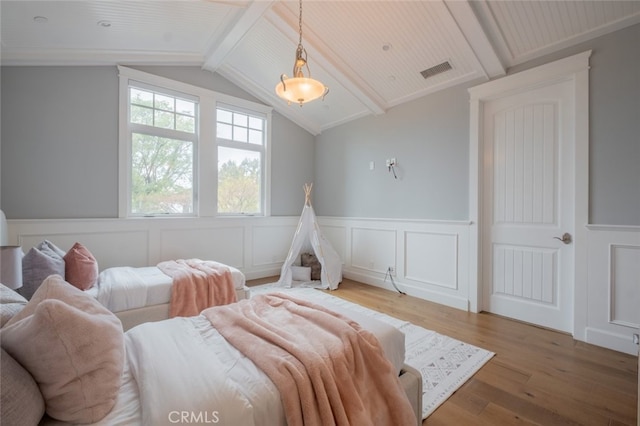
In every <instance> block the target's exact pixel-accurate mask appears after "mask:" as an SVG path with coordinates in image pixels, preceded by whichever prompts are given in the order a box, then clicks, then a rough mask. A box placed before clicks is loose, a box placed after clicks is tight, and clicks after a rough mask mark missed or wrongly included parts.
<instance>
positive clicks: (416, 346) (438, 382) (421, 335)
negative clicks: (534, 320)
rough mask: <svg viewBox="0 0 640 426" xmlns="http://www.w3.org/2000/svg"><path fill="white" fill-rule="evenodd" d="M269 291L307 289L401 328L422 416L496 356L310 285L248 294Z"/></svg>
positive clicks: (254, 290) (268, 288)
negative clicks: (416, 374) (418, 377)
mask: <svg viewBox="0 0 640 426" xmlns="http://www.w3.org/2000/svg"><path fill="white" fill-rule="evenodd" d="M272 291H286V292H289V291H291V292H296V293H298V292H299V293H298V294H300V296H301V297H304V294H305V293H307V292H313V297H314V299H316V300H318V299H319V300H322V299H323V298H324V299H326V300H328V301H331V303H334V304H336V305H341V306H344V307H346V308H349V309H352V310H354V311H358V312H362V313H364V314H367V315H371V316H373V317H375V318H377V319H378V320H381V321H384V322H387V323H389V324H391V325H393V326H394V327H396V328H398V329H400V331H402V332H403V333H404V335H405V345H406V348H405V362H406V363H407V364H408V365H410V366H411V367H413V368H415V369H416V370H418V371H420V373H421V374H422V392H423V394H422V418H423V419H425V418H427V417H428V416H429V415H430V414H431V413H432V412H433V411H434V410H435V409H436V408H438V406H440V404H442V403H443V402H444V401H446V400H447V398H449V397H450V396H451V395H452V394H453V393H454V392H455V391H456V389H458V388H459V387H460V386H462V385H463V384H464V383H465V382H466V381H467V380H469V379H470V378H471V376H473V375H474V374H475V373H476V371H478V370H479V369H480V367H482V366H483V365H484V364H485V363H486V362H487V361H489V360H490V359H491V357H493V355H495V354H494V353H493V352H489V351H487V350H485V349H481V348H478V347H476V346H473V345H470V344H468V343H464V342H461V341H460V340H456V339H452V338H451V337H448V336H445V335H442V334H438V333H436V332H435V331H431V330H427V329H425V328H422V327H418V326H417V325H413V324H411V323H410V322H407V321H402V320H399V319H397V318H394V317H391V316H389V315H386V314H383V313H380V312H377V311H374V310H372V309H369V308H365V307H363V306H360V305H357V304H355V303H352V302H349V301H347V300H344V299H340V298H339V297H335V296H331V295H330V294H327V293H325V292H319V291H316V290H314V289H312V288H293V289H287V288H283V287H278V286H277V285H275V284H264V285H261V286H255V287H251V295H254V294H261V293H268V292H272Z"/></svg>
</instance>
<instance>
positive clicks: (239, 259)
mask: <svg viewBox="0 0 640 426" xmlns="http://www.w3.org/2000/svg"><path fill="white" fill-rule="evenodd" d="M243 241H244V227H242V226H234V227H224V228H223V227H215V228H208V227H199V228H194V229H162V230H160V257H161V259H162V260H171V259H187V258H190V257H196V258H198V259H213V260H216V261H218V262H221V263H225V264H227V265H231V266H234V267H236V268H238V269H242V268H243V267H244V256H243V255H244V246H243Z"/></svg>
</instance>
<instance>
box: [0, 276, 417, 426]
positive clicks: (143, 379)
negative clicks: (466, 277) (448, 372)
mask: <svg viewBox="0 0 640 426" xmlns="http://www.w3.org/2000/svg"><path fill="white" fill-rule="evenodd" d="M47 281H53V282H49V283H43V287H44V286H45V284H47V285H48V288H49V290H47V288H46V287H45V288H44V289H43V290H40V289H39V290H38V291H39V292H41V293H45V292H46V294H43V295H41V296H39V297H36V296H37V295H36V296H34V299H35V300H34V299H32V300H31V301H30V302H29V304H31V305H36V307H38V309H35V307H29V305H27V307H26V308H24V309H23V310H22V311H20V312H19V313H18V314H17V315H16V316H15V317H14V318H13V319H12V320H10V321H9V323H7V326H5V327H4V328H3V329H2V331H1V332H0V333H1V337H2V346H3V350H7V352H9V353H10V354H11V356H13V357H15V358H16V359H18V360H19V362H20V364H22V365H24V366H25V368H26V369H27V370H29V372H30V373H31V375H32V376H33V377H34V378H36V381H37V382H38V386H40V389H41V390H42V393H43V395H44V394H45V389H44V388H43V385H42V383H46V382H47V380H43V379H42V378H41V376H42V375H44V376H47V375H52V374H54V375H56V377H57V376H59V375H60V374H62V373H60V371H62V370H64V368H62V366H63V365H64V362H58V363H57V366H58V368H51V366H46V365H41V364H42V359H41V358H36V359H35V360H31V361H30V360H29V359H28V357H29V356H33V353H34V351H33V349H32V348H28V347H26V346H29V345H32V344H38V343H39V342H40V340H42V339H48V341H47V342H44V343H46V347H47V348H48V349H47V356H45V357H42V358H47V359H49V358H50V357H51V356H52V355H51V353H55V352H56V345H58V344H59V342H58V341H57V340H56V339H58V337H56V336H65V334H64V331H63V332H60V330H56V332H55V333H54V332H51V331H46V330H44V331H43V330H42V329H41V327H42V324H39V325H38V326H37V327H34V330H37V331H36V332H35V333H45V334H41V335H40V334H39V335H37V336H36V339H35V340H36V341H35V342H33V341H32V340H31V339H30V338H29V335H28V334H29V333H28V332H27V331H25V330H28V325H29V322H30V321H35V320H33V318H34V317H36V316H37V315H38V314H37V313H38V312H40V309H41V308H40V307H39V306H38V304H42V303H45V302H43V301H47V303H50V304H53V303H54V302H55V303H58V300H57V299H61V300H62V302H60V303H58V304H69V305H78V306H77V307H78V312H76V314H77V315H80V316H81V318H82V321H83V322H89V323H91V324H97V325H96V326H97V327H104V324H99V323H100V320H101V318H102V319H104V321H105V322H106V323H108V324H111V325H109V326H108V328H109V329H110V330H111V332H113V333H114V334H113V336H114V339H115V340H114V341H115V342H116V343H117V342H118V341H119V340H118V339H120V340H122V346H123V347H122V352H123V353H124V354H126V356H123V359H124V360H123V363H122V365H121V366H120V368H121V369H120V370H119V371H120V373H121V375H119V376H118V381H117V387H114V386H115V385H114V384H112V385H111V388H107V387H106V386H107V384H106V383H108V382H109V380H105V378H104V377H101V378H99V380H98V378H97V377H96V373H95V371H90V369H88V368H79V369H78V368H77V366H75V367H74V369H72V370H73V372H72V373H70V374H74V375H75V374H79V373H78V371H81V372H82V371H85V372H86V374H87V375H88V376H89V377H92V378H96V386H101V387H102V389H99V390H98V389H96V390H95V391H93V392H92V393H91V394H92V396H91V397H93V398H103V399H104V398H107V399H108V398H111V401H110V402H109V401H107V403H108V404H107V406H106V408H108V410H107V414H106V416H104V417H101V418H100V420H99V421H96V422H93V423H92V424H96V425H115V424H154V425H155V424H174V423H176V422H185V420H186V422H187V423H216V424H229V425H235V424H243V425H247V426H250V425H256V426H257V425H280V424H287V421H286V418H287V416H288V415H289V414H287V413H285V410H284V408H283V402H282V401H281V394H280V392H279V391H278V388H277V387H276V386H275V385H274V382H273V381H271V380H270V379H269V377H267V375H266V374H265V372H264V371H262V370H261V369H260V368H258V367H257V365H256V362H255V359H254V361H252V360H251V359H249V357H248V356H245V355H243V354H242V353H240V352H239V351H238V349H236V347H235V346H234V345H232V344H231V343H229V341H228V340H227V339H229V333H230V331H229V330H228V329H226V328H223V327H217V328H216V327H214V326H213V324H214V322H213V321H212V320H211V319H210V318H209V317H207V312H208V311H212V310H215V312H216V313H217V315H218V316H219V317H220V318H231V319H232V318H233V317H232V316H230V315H229V313H230V312H231V310H232V309H236V306H238V307H239V306H250V303H253V302H252V301H243V302H242V303H237V304H232V305H226V306H221V307H217V308H211V309H208V310H206V311H205V312H204V313H203V314H201V315H199V316H196V317H189V318H182V317H179V318H173V319H169V320H165V321H159V322H153V323H146V324H142V325H139V326H137V327H135V328H133V329H131V330H129V331H128V332H126V333H124V335H123V337H122V330H121V329H120V331H119V332H120V333H121V337H120V338H118V337H117V333H116V332H115V330H114V327H113V326H112V325H113V324H115V322H114V319H113V314H112V313H110V312H108V311H107V310H106V309H104V307H102V306H101V305H100V304H99V303H96V301H95V299H94V298H93V297H87V295H86V294H85V293H83V292H78V291H77V290H76V289H75V288H71V286H69V285H67V286H66V287H65V283H64V281H63V280H61V279H60V278H59V277H51V278H48V279H47ZM52 289H53V290H52ZM69 293H70V294H71V296H69V295H68V294H69ZM61 294H62V296H61ZM263 296H264V295H261V296H258V297H263ZM258 297H256V299H257V298H258ZM51 298H53V299H56V298H57V299H56V300H54V301H53V302H52V301H50V299H51ZM63 299H64V300H63ZM307 302H308V303H313V302H314V301H313V300H310V301H307ZM305 303H306V302H305ZM221 309H228V310H229V311H221ZM323 309H329V310H330V311H335V312H337V315H344V316H345V317H347V318H349V319H350V321H355V322H357V323H358V324H359V325H360V326H362V328H363V329H365V330H368V331H369V332H371V333H373V335H375V336H376V338H377V341H379V342H380V346H381V348H382V352H383V353H384V355H385V356H386V359H388V363H389V366H390V367H389V368H390V369H391V370H392V371H391V373H392V377H395V376H396V375H397V376H399V380H398V382H399V386H400V388H399V389H400V391H401V393H402V392H404V394H405V395H404V396H403V398H402V401H404V402H403V404H404V403H406V402H407V401H408V403H409V407H408V409H409V410H410V411H411V412H412V417H411V419H412V421H411V422H410V423H408V422H406V421H404V422H402V424H420V423H419V421H420V420H419V419H420V418H421V396H422V384H421V383H422V382H421V378H420V374H419V373H418V372H417V371H415V370H414V369H412V368H411V367H408V366H406V365H404V363H403V361H404V347H405V346H404V335H403V334H402V333H401V332H399V331H398V330H397V329H395V328H393V327H391V326H389V325H388V324H385V323H382V322H380V321H378V320H375V319H374V318H371V317H367V316H363V315H361V314H357V313H353V312H344V309H343V308H339V307H337V306H326V307H325V308H323ZM341 310H342V312H341ZM57 311H59V309H58V310H57ZM261 312H262V311H261ZM343 312H344V313H343ZM19 316H21V317H19ZM115 321H117V320H115ZM49 322H50V321H47V324H48V323H49ZM53 322H54V323H55V324H69V322H68V321H67V322H64V321H62V322H59V321H53ZM65 327H66V326H65ZM88 327H89V326H88V325H87V324H85V323H83V324H82V326H81V327H80V328H81V329H82V331H83V333H82V335H81V336H85V337H81V336H76V335H75V334H74V333H73V330H72V331H71V332H70V334H69V335H68V336H67V337H68V338H71V339H73V338H79V339H84V338H86V336H91V335H96V334H98V333H97V332H93V333H92V332H91V327H89V328H88ZM118 327H119V324H118ZM7 330H8V331H7ZM77 330H78V329H76V331H77ZM234 333H235V332H234ZM99 335H100V336H103V338H101V339H97V341H96V342H95V344H96V345H104V344H106V343H105V342H106V341H108V340H109V332H108V331H105V330H101V331H100V333H99ZM69 336H71V337H69ZM225 336H227V337H225ZM62 340H65V339H62ZM94 340H96V339H94ZM40 343H41V344H44V343H43V342H40ZM116 346H117V345H116ZM108 353H109V350H105V348H101V347H97V348H94V352H91V353H86V351H85V354H84V357H83V358H82V359H83V360H86V361H87V362H90V363H93V364H96V365H101V366H102V367H101V368H103V367H104V366H105V365H109V362H105V359H106V357H107V356H108ZM72 356H73V353H71V354H70V353H69V351H68V350H65V351H60V357H62V358H63V359H66V358H68V357H72ZM24 357H27V359H24ZM5 358H11V357H7V356H4V357H3V371H2V381H3V384H7V385H6V386H4V387H3V388H6V387H10V388H11V389H12V390H14V391H16V392H17V391H18V390H19V389H18V387H17V386H15V385H12V386H9V384H12V383H13V382H12V381H11V380H10V378H9V376H8V374H6V372H5V365H4V364H5V361H4V359H5ZM89 360H90V361H89ZM116 367H117V366H116ZM116 370H117V368H116ZM70 371H71V370H70ZM353 374H354V375H356V372H355V370H354V373H353ZM112 375H113V374H112ZM346 376H349V374H347V375H346ZM370 376H371V377H373V376H376V377H377V376H378V374H375V375H370ZM380 376H381V377H382V376H383V374H380ZM323 377H324V376H323ZM376 380H378V378H377V379H376ZM49 384H50V385H52V386H53V388H54V389H55V390H56V392H62V390H64V389H63V388H64V387H62V388H61V386H60V385H59V383H53V384H52V383H49ZM83 386H84V389H91V386H89V385H88V384H87V383H86V382H85V383H84V384H83ZM380 388H388V387H385V386H380ZM61 389H62V390H61ZM158 389H162V392H158ZM223 390H224V391H223ZM66 391H67V390H65V392H66ZM75 391H76V392H83V391H82V390H81V389H80V388H75ZM32 393H33V392H32ZM365 393H367V394H368V393H369V392H368V391H367V392H365ZM66 394H68V392H66V393H65V395H66ZM405 398H406V399H405ZM2 401H3V416H4V410H5V409H9V408H10V406H11V402H12V401H11V400H9V403H7V400H5V395H4V390H3V400H2ZM78 401H86V395H83V398H76V399H75V400H74V401H73V403H74V404H79V403H83V404H84V403H87V402H78ZM13 402H14V403H15V401H13ZM49 402H50V400H47V412H48V413H49V410H50V404H49ZM109 404H110V405H109ZM67 405H68V404H67ZM397 405H398V404H394V407H395V406H397ZM399 405H402V404H399ZM18 406H19V407H21V409H22V410H23V411H26V412H28V413H31V414H33V413H34V412H35V413H38V410H37V409H35V410H29V408H28V407H29V401H27V400H26V399H25V398H21V399H20V401H19V402H18ZM96 407H99V404H96V403H95V401H94V402H93V403H92V404H91V409H92V410H96ZM386 409H389V410H394V409H395V408H393V407H391V408H389V407H387V408H386ZM78 411H81V410H76V412H78ZM405 411H406V407H405ZM54 412H55V411H54ZM40 413H42V412H40ZM405 414H406V413H405ZM102 415H104V414H102ZM185 416H186V417H185ZM406 418H407V417H405V419H406ZM416 419H418V420H417V421H416ZM414 422H415V423H414ZM84 423H87V422H84ZM88 423H91V422H88ZM42 424H60V422H58V421H56V420H54V419H52V418H49V417H48V416H45V418H44V419H43V421H42Z"/></svg>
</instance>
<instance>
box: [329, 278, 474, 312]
mask: <svg viewBox="0 0 640 426" xmlns="http://www.w3.org/2000/svg"><path fill="white" fill-rule="evenodd" d="M342 275H343V276H344V277H345V278H348V279H350V280H354V281H358V282H361V283H364V284H368V285H371V286H374V287H379V288H384V289H385V290H389V291H393V292H395V291H396V289H395V288H394V287H393V285H392V284H391V281H390V280H389V279H388V278H387V280H386V281H385V280H384V279H383V278H382V279H381V278H379V277H377V276H373V275H369V274H366V273H362V272H358V271H353V270H345V271H343V273H342ZM394 280H395V281H394V282H395V283H396V285H397V286H398V288H399V289H400V290H401V291H403V292H405V293H406V294H408V295H409V296H414V297H418V298H420V299H424V300H428V301H430V302H434V303H439V304H441V305H445V306H449V307H452V308H457V309H461V310H463V311H468V310H469V301H468V300H467V299H463V298H461V297H458V296H453V295H449V294H444V293H439V292H436V291H431V290H426V289H423V288H419V287H417V286H416V285H415V284H411V283H406V282H402V281H398V280H397V279H396V278H394Z"/></svg>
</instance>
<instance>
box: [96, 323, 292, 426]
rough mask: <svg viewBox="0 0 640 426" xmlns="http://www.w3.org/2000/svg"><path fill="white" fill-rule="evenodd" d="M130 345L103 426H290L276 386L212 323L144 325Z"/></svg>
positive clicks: (134, 331) (132, 334)
mask: <svg viewBox="0 0 640 426" xmlns="http://www.w3.org/2000/svg"><path fill="white" fill-rule="evenodd" d="M125 342H126V350H127V370H126V371H125V374H124V376H123V380H124V383H123V386H122V389H121V393H120V395H119V399H118V401H117V402H116V406H115V407H114V409H113V410H112V411H111V412H110V413H109V414H108V415H107V417H105V418H104V419H102V421H100V422H99V423H97V425H100V426H107V425H131V424H140V425H150V426H151V425H154V426H155V425H173V424H176V423H192V424H193V423H197V424H205V423H211V424H216V425H230V426H235V425H246V426H260V425H264V426H269V425H274V426H275V425H285V424H286V422H285V417H284V411H283V409H282V404H281V402H280V395H279V394H278V391H277V389H276V388H275V386H274V385H273V383H272V382H271V381H270V380H269V378H268V377H267V376H266V375H265V374H264V373H263V372H262V371H261V370H259V369H258V368H257V367H256V366H255V365H254V364H253V363H252V362H251V361H250V360H248V359H247V358H245V357H244V356H243V355H242V354H240V353H239V352H238V351H237V350H236V349H235V348H234V347H233V346H231V345H230V344H228V343H227V342H226V340H225V339H224V338H223V337H222V336H220V334H219V333H218V332H217V331H216V330H215V329H214V328H213V327H211V323H210V322H209V320H207V319H206V318H204V317H200V316H199V317H192V318H174V319H171V320H166V321H162V322H158V323H147V324H143V325H140V326H138V327H135V328H133V329H131V330H130V331H129V332H127V333H126V335H125ZM180 419H182V422H180V421H177V420H180ZM187 420H188V421H187Z"/></svg>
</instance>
